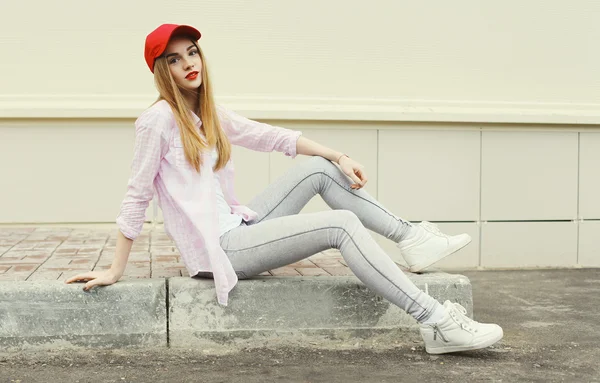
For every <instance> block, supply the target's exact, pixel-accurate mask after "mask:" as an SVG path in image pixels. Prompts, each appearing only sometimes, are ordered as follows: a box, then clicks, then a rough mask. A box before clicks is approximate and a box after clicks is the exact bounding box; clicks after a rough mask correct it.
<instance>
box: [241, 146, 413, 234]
mask: <svg viewBox="0 0 600 383" xmlns="http://www.w3.org/2000/svg"><path fill="white" fill-rule="evenodd" d="M351 184H352V182H351V181H350V180H349V179H348V177H346V175H345V174H344V173H343V172H342V171H341V170H340V169H339V168H338V167H337V166H336V165H334V164H333V163H331V162H330V161H328V160H326V159H324V158H323V157H319V156H315V157H312V158H311V159H309V160H308V161H304V162H302V163H301V164H299V165H297V166H294V167H293V168H292V169H290V170H288V172H286V173H285V174H284V175H283V176H282V177H280V178H279V179H277V180H275V182H273V183H272V184H270V185H269V186H268V187H267V188H266V189H265V190H264V191H263V192H262V193H261V194H259V195H258V196H256V197H255V198H254V199H253V200H252V201H251V202H250V203H249V204H248V207H250V208H251V209H253V210H254V211H256V212H257V213H258V218H257V219H256V220H255V221H253V222H250V224H257V223H260V222H263V221H266V220H270V219H273V218H278V217H284V216H287V215H293V214H298V213H299V212H300V211H301V210H302V208H303V207H304V206H305V205H306V204H307V203H308V201H310V200H311V199H312V198H313V197H314V196H315V195H317V194H320V195H321V197H322V198H323V200H324V201H325V203H327V205H329V207H331V208H332V209H334V210H340V209H341V210H350V211H352V212H353V213H354V214H356V216H357V217H358V219H360V221H361V222H362V223H363V225H364V226H365V227H366V228H367V229H369V230H372V231H374V232H376V233H378V234H381V235H383V236H385V237H386V238H389V239H391V240H392V241H394V242H399V241H400V240H402V239H403V236H405V235H406V234H407V232H408V231H410V228H411V226H412V224H411V223H410V222H408V221H405V220H403V219H401V218H399V217H397V216H395V215H394V214H392V213H391V212H390V211H389V210H387V209H386V208H384V207H383V206H382V205H381V204H380V203H379V202H377V200H375V198H373V197H372V196H371V195H370V194H369V193H367V192H366V191H365V190H363V189H359V190H354V189H351V188H350V185H351Z"/></svg>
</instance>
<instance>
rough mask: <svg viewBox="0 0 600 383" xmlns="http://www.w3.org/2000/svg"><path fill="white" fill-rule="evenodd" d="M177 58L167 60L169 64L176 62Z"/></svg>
mask: <svg viewBox="0 0 600 383" xmlns="http://www.w3.org/2000/svg"><path fill="white" fill-rule="evenodd" d="M177 60H179V59H178V58H172V59H171V60H169V64H175V63H176V62H177Z"/></svg>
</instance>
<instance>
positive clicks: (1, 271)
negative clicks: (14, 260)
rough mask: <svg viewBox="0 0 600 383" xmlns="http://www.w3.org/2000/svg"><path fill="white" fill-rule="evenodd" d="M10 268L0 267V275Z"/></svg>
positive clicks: (6, 266)
mask: <svg viewBox="0 0 600 383" xmlns="http://www.w3.org/2000/svg"><path fill="white" fill-rule="evenodd" d="M11 267H12V266H9V265H0V274H3V273H4V272H5V271H6V270H8V269H10V268H11Z"/></svg>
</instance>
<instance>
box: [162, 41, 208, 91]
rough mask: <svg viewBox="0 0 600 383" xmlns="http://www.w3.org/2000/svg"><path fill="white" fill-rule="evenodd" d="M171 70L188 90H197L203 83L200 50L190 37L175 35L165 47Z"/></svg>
mask: <svg viewBox="0 0 600 383" xmlns="http://www.w3.org/2000/svg"><path fill="white" fill-rule="evenodd" d="M165 57H166V59H167V64H168V66H169V71H170V72H171V75H172V76H173V78H174V79H175V83H176V84H177V85H178V86H179V87H180V88H183V89H186V90H196V89H198V88H199V87H200V85H202V59H201V58H200V52H199V51H198V48H196V46H195V45H194V43H193V42H192V41H191V40H190V39H189V38H188V37H174V38H173V39H171V41H169V44H168V45H167V49H165Z"/></svg>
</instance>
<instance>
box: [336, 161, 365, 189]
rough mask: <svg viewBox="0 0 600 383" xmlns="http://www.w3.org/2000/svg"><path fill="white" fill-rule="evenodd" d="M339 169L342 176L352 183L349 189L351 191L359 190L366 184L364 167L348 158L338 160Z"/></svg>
mask: <svg viewBox="0 0 600 383" xmlns="http://www.w3.org/2000/svg"><path fill="white" fill-rule="evenodd" d="M339 165H340V168H342V171H343V172H344V174H346V175H347V176H348V177H350V178H351V179H352V181H354V183H353V184H352V185H350V187H351V188H352V189H360V188H362V187H363V186H365V184H366V183H367V175H366V174H365V167H364V166H362V165H361V164H359V163H358V162H356V161H354V160H353V159H352V158H350V157H348V156H345V155H344V156H342V157H341V158H340V160H339Z"/></svg>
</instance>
